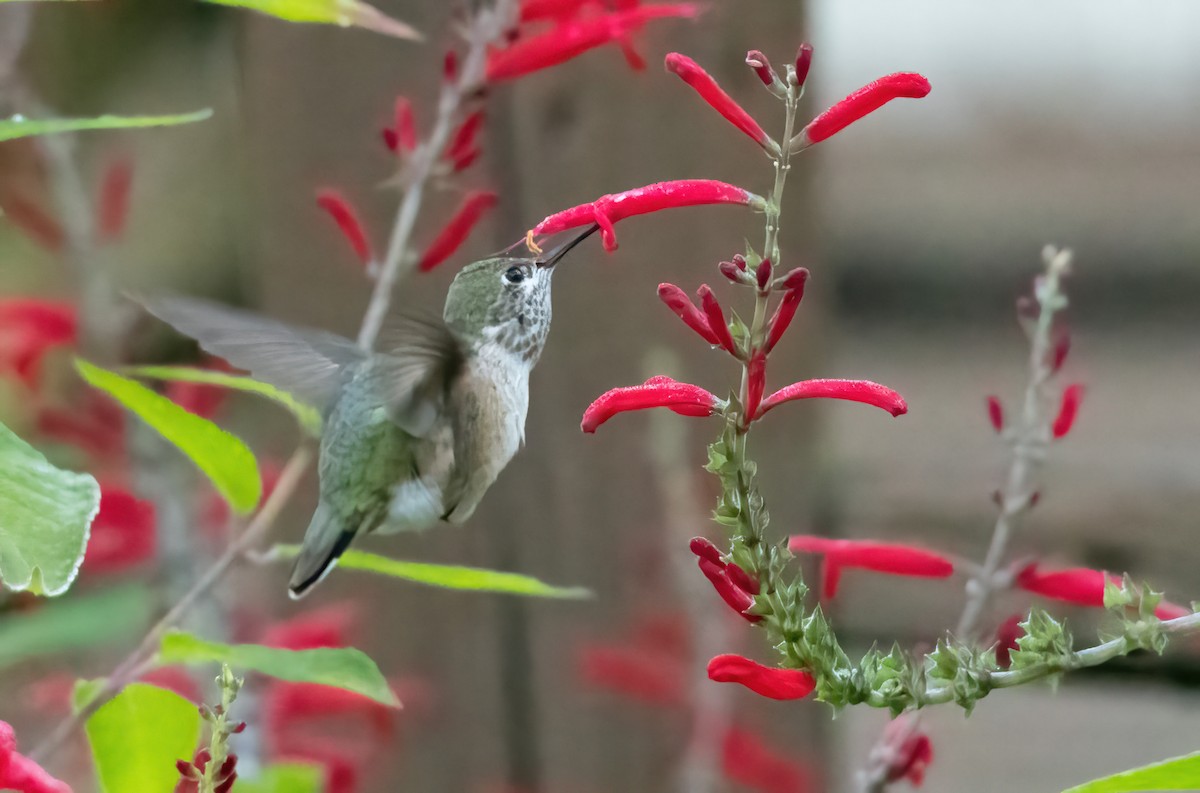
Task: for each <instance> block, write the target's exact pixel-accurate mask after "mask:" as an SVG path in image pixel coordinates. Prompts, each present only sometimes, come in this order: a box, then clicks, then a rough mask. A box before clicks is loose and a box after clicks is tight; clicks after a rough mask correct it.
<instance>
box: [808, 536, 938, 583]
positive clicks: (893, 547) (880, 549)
mask: <svg viewBox="0 0 1200 793" xmlns="http://www.w3.org/2000/svg"><path fill="white" fill-rule="evenodd" d="M788 548H789V549H791V550H792V551H794V552H796V553H815V554H824V556H825V561H824V566H823V567H822V573H823V575H822V578H823V579H824V587H823V597H825V598H832V597H833V596H834V595H836V594H837V588H838V583H839V582H840V580H841V572H842V570H843V569H845V568H847V567H849V568H858V569H860V570H871V571H873V572H876V573H887V574H888V575H903V576H913V577H916V578H947V577H949V576H950V575H952V574H953V573H954V563H953V562H951V561H950V560H949V559H947V558H946V557H944V556H942V555H941V554H938V553H934V552H933V551H927V550H925V549H924V548H915V547H913V546H911V545H902V544H899V543H890V542H876V541H874V540H832V539H829V538H828V537H815V536H812V535H807V534H797V535H794V536H793V537H791V538H789V539H788Z"/></svg>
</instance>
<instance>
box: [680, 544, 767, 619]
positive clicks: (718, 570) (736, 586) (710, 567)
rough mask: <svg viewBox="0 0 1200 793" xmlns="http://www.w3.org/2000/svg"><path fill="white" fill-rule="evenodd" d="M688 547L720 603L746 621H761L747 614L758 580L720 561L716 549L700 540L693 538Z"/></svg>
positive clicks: (756, 592)
mask: <svg viewBox="0 0 1200 793" xmlns="http://www.w3.org/2000/svg"><path fill="white" fill-rule="evenodd" d="M689 547H690V548H691V551H692V553H694V554H696V557H697V560H696V561H697V563H698V564H699V566H700V572H702V573H704V577H705V578H707V579H708V580H709V583H711V584H712V585H713V588H714V589H716V590H717V594H718V595H720V596H721V599H722V600H724V601H725V602H726V603H728V604H729V607H730V608H732V609H733V610H734V611H736V612H737V613H738V614H739V615H741V616H742V617H744V618H745V619H747V620H748V621H750V622H759V621H760V620H762V617H760V616H758V615H757V614H747V613H746V610H747V609H749V608H751V607H752V606H753V605H754V596H755V595H757V594H758V589H759V586H760V584H759V582H758V579H756V578H754V577H752V576H751V575H750V574H749V573H747V572H746V571H745V570H743V569H742V568H741V567H739V566H738V565H736V564H733V563H732V562H726V561H724V560H722V559H721V552H720V551H719V550H718V549H717V546H715V545H713V544H712V543H711V542H709V541H708V540H706V539H705V538H703V537H694V538H692V541H691V543H690V544H689Z"/></svg>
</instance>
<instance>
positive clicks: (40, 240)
mask: <svg viewBox="0 0 1200 793" xmlns="http://www.w3.org/2000/svg"><path fill="white" fill-rule="evenodd" d="M0 209H3V210H4V219H5V220H7V221H8V222H9V223H11V224H12V225H14V226H16V227H17V228H18V229H20V230H21V231H22V232H23V233H24V234H25V236H27V237H29V239H31V240H33V241H34V242H35V243H37V244H38V245H39V246H41V247H42V248H44V249H46V250H48V251H50V252H51V253H59V252H60V251H62V249H63V246H64V245H66V241H67V235H66V232H65V231H63V227H62V224H60V223H59V222H58V221H57V220H55V219H54V217H53V216H52V215H49V214H47V213H46V211H45V210H43V209H42V208H41V207H40V206H38V205H37V204H36V203H34V202H32V201H27V200H25V199H24V198H21V197H20V196H9V197H8V198H6V199H5V201H4V205H3V207H0Z"/></svg>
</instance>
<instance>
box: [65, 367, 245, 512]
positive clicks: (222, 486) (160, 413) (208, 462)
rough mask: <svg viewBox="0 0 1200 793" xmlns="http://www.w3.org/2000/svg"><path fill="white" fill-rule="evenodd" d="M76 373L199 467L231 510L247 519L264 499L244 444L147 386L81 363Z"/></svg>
mask: <svg viewBox="0 0 1200 793" xmlns="http://www.w3.org/2000/svg"><path fill="white" fill-rule="evenodd" d="M75 368H76V369H77V370H79V374H80V375H81V376H82V377H83V379H84V380H86V381H87V382H88V383H89V384H91V385H92V386H93V387H95V388H98V389H100V390H101V391H104V392H105V393H106V394H108V395H109V396H111V397H112V398H113V399H115V400H117V401H118V402H120V403H121V404H122V405H124V406H125V407H126V408H128V409H129V410H131V411H133V413H135V414H136V415H137V416H138V417H139V418H140V419H142V421H144V422H146V423H147V424H149V425H150V426H151V427H153V428H154V429H155V430H157V431H158V432H159V433H160V434H161V435H162V436H163V437H164V438H166V439H167V440H168V441H170V442H171V443H173V444H174V445H175V446H176V447H177V448H178V449H179V450H180V451H181V452H183V453H184V454H185V455H187V456H188V458H189V459H190V460H191V461H192V462H194V463H195V464H196V466H197V467H198V468H199V469H200V470H201V471H203V472H204V473H205V474H206V475H207V476H208V478H209V479H211V480H212V483H213V485H214V486H215V487H216V488H217V492H219V493H220V494H221V495H222V496H223V497H224V498H225V500H226V501H228V502H229V505H230V506H231V507H233V509H234V510H235V511H237V512H240V513H243V514H244V513H247V512H249V511H251V510H252V509H254V507H255V506H256V505H257V504H258V499H259V497H260V496H261V495H262V479H261V478H260V477H259V473H258V463H257V462H256V461H255V459H254V453H253V452H252V451H250V447H248V446H246V444H245V443H243V442H242V441H241V440H240V439H239V438H237V437H235V436H233V435H231V434H229V433H228V432H226V431H225V430H223V429H221V428H220V427H218V426H217V425H216V424H213V423H212V422H211V421H209V420H208V419H204V418H201V417H199V416H196V415H193V414H191V413H189V412H188V411H186V410H184V409H183V408H181V407H179V406H178V405H176V404H175V403H174V402H172V401H171V400H169V399H167V398H166V397H164V396H162V395H160V394H156V393H154V392H153V391H151V390H150V389H149V388H146V387H145V386H144V385H142V384H141V383H138V382H135V381H133V380H130V379H128V378H125V377H122V376H121V375H119V374H115V373H113V372H110V371H107V370H105V369H101V368H100V367H98V366H93V365H92V364H90V363H88V362H87V361H84V360H79V359H76V361H75Z"/></svg>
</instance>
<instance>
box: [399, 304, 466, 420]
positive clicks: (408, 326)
mask: <svg viewBox="0 0 1200 793" xmlns="http://www.w3.org/2000/svg"><path fill="white" fill-rule="evenodd" d="M384 344H385V345H386V348H385V351H384V352H383V353H381V354H380V358H381V359H382V360H381V365H382V366H383V367H384V371H385V372H386V373H387V383H388V385H387V390H386V393H385V394H384V402H385V404H386V405H387V411H388V416H389V418H391V420H392V421H393V422H395V423H396V425H397V426H399V427H400V428H401V429H403V430H404V431H405V432H407V433H408V434H410V435H412V436H414V437H417V438H424V437H427V436H428V435H429V433H430V431H431V430H432V429H433V427H434V425H435V423H436V422H437V419H438V417H439V416H441V415H442V413H443V412H444V411H445V409H446V403H447V401H448V399H449V394H450V387H451V385H452V384H453V382H454V378H455V377H456V376H457V375H458V373H459V371H460V370H461V369H462V365H463V358H464V353H463V350H462V347H461V346H460V345H459V343H458V341H457V340H456V339H455V338H454V336H453V335H452V334H451V333H450V330H449V329H448V328H447V327H446V324H445V323H444V322H442V321H441V320H440V319H427V318H421V317H411V316H410V317H404V318H403V319H402V320H400V322H399V323H398V324H397V326H396V327H395V328H393V329H389V331H388V333H387V335H386V336H385V337H384Z"/></svg>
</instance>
